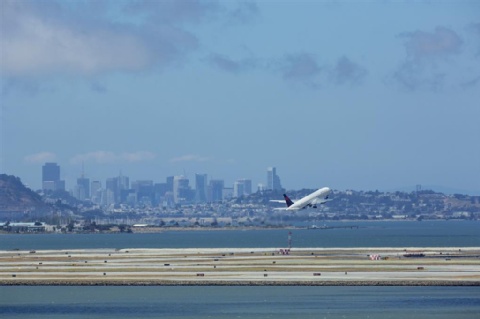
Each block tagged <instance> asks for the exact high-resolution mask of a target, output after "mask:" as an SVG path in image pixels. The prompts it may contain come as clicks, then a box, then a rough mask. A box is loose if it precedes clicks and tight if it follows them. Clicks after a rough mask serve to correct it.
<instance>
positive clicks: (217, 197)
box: [208, 179, 224, 202]
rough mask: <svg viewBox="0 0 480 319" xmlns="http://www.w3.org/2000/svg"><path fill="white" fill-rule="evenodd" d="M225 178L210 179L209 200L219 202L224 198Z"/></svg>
mask: <svg viewBox="0 0 480 319" xmlns="http://www.w3.org/2000/svg"><path fill="white" fill-rule="evenodd" d="M223 186H224V182H223V180H219V179H212V180H210V185H209V187H208V190H209V201H211V202H219V201H222V200H223Z"/></svg>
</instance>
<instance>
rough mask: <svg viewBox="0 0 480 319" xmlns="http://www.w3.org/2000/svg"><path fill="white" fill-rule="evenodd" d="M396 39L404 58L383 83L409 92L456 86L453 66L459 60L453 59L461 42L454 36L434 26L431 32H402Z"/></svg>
mask: <svg viewBox="0 0 480 319" xmlns="http://www.w3.org/2000/svg"><path fill="white" fill-rule="evenodd" d="M399 37H400V38H404V39H405V42H404V46H405V52H406V57H405V60H404V61H403V62H401V63H400V64H399V66H398V67H397V69H396V70H395V71H394V72H393V73H392V75H391V76H390V77H389V78H388V79H387V82H392V83H394V84H396V85H398V86H399V87H400V88H402V89H406V90H409V91H415V90H418V89H426V90H432V91H439V90H443V89H445V88H448V87H450V86H452V85H454V86H458V85H459V83H456V82H457V81H458V79H456V78H458V77H459V76H460V75H459V71H458V70H459V69H460V68H459V66H458V65H457V63H459V61H460V60H461V59H457V58H458V56H459V55H460V54H461V53H462V46H463V40H462V39H461V37H460V36H459V35H458V33H457V32H455V31H454V30H452V29H449V28H446V27H443V26H437V27H436V28H435V30H434V31H433V32H425V31H415V32H404V33H402V34H400V35H399ZM460 78H461V76H460Z"/></svg>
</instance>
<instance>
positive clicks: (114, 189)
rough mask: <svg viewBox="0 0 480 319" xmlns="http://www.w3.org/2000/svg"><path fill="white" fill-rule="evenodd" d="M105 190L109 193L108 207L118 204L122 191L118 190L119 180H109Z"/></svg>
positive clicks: (112, 178)
mask: <svg viewBox="0 0 480 319" xmlns="http://www.w3.org/2000/svg"><path fill="white" fill-rule="evenodd" d="M105 189H106V191H107V200H106V202H107V205H110V204H115V203H118V201H119V199H120V190H119V189H118V178H117V177H111V178H107V181H106V183H105Z"/></svg>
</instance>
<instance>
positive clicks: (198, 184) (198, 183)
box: [195, 174, 207, 203]
mask: <svg viewBox="0 0 480 319" xmlns="http://www.w3.org/2000/svg"><path fill="white" fill-rule="evenodd" d="M206 201H207V174H195V202H197V203H205V202H206Z"/></svg>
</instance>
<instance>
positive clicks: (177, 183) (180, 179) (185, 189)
mask: <svg viewBox="0 0 480 319" xmlns="http://www.w3.org/2000/svg"><path fill="white" fill-rule="evenodd" d="M188 183H189V180H188V178H186V177H185V176H175V177H174V178H173V200H174V201H175V204H179V203H184V202H187V201H188V200H189V195H190V194H189V191H190V187H189V186H188Z"/></svg>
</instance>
